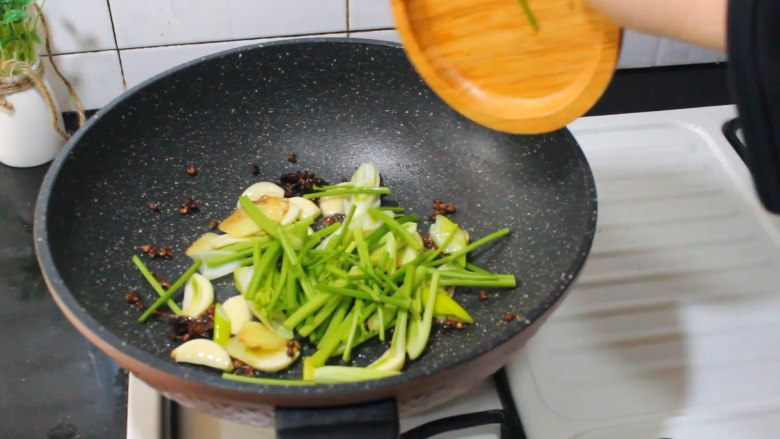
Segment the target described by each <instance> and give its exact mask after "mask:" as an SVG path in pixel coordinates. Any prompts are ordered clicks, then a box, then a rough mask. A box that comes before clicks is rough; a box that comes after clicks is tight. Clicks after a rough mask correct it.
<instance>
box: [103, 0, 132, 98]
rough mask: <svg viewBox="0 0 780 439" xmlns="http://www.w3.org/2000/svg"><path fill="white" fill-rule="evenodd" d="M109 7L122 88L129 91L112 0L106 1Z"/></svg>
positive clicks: (109, 17)
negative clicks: (117, 36)
mask: <svg viewBox="0 0 780 439" xmlns="http://www.w3.org/2000/svg"><path fill="white" fill-rule="evenodd" d="M106 6H108V19H109V20H111V33H112V34H113V35H114V47H115V48H116V57H117V59H119V73H120V74H121V75H122V88H123V89H125V90H127V80H126V79H125V67H124V66H123V65H122V52H120V51H119V40H117V38H116V26H115V25H114V14H113V13H112V12H111V0H106Z"/></svg>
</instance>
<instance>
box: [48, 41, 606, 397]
mask: <svg viewBox="0 0 780 439" xmlns="http://www.w3.org/2000/svg"><path fill="white" fill-rule="evenodd" d="M290 152H295V153H296V154H297V163H295V164H293V163H290V162H288V161H287V156H288V154H289V153H290ZM362 162H373V163H375V164H376V165H377V166H378V168H379V170H380V172H381V173H382V176H383V179H384V184H386V185H387V186H389V187H390V188H392V190H393V193H392V195H390V196H388V197H387V201H388V202H389V203H392V204H398V205H402V206H405V207H407V208H409V211H410V212H412V213H415V214H418V215H420V216H421V217H424V216H425V215H427V214H428V213H430V212H431V206H432V199H434V198H440V199H442V200H444V201H445V202H446V203H451V204H455V205H456V206H457V209H458V211H457V213H456V214H455V215H454V216H453V217H452V218H453V219H454V220H455V221H457V222H458V223H460V224H462V225H463V226H464V227H465V228H466V229H467V230H468V231H469V233H470V234H471V237H472V239H476V238H479V237H481V236H484V235H486V234H488V233H490V232H493V231H495V230H497V229H499V228H502V227H509V228H510V229H511V230H512V234H511V236H510V237H508V238H505V239H503V240H501V241H500V242H499V243H497V244H496V245H492V246H489V247H488V248H487V249H484V250H483V251H480V252H479V253H478V257H477V258H476V259H474V261H475V262H476V263H477V264H479V265H482V266H484V267H486V268H488V269H490V270H493V271H497V272H505V273H513V274H515V275H516V276H517V278H518V279H519V282H520V285H519V287H518V288H516V289H514V290H500V291H499V290H495V291H494V290H491V291H489V292H488V297H489V298H488V300H486V301H480V300H478V298H477V292H476V290H473V289H466V288H463V289H459V290H458V292H457V293H456V294H457V299H458V300H459V301H460V302H461V303H462V304H463V305H464V306H465V307H466V308H467V309H468V310H469V311H470V312H471V313H472V315H473V316H474V318H475V319H476V323H475V324H474V325H472V326H468V327H466V329H463V330H461V331H455V330H451V331H437V333H436V334H435V336H434V337H433V339H432V341H431V343H430V345H429V347H428V349H427V351H426V352H425V354H424V355H423V356H422V358H421V359H419V360H418V361H414V362H410V363H408V366H407V368H406V371H405V372H404V373H403V374H402V375H400V376H398V377H394V378H390V379H386V380H382V381H378V382H363V383H354V384H346V385H340V386H316V387H294V388H287V387H281V386H270V387H269V386H257V385H251V384H245V383H237V382H232V381H226V380H223V379H221V378H220V376H219V373H217V372H214V371H211V370H207V369H204V368H199V367H195V366H187V365H177V364H174V363H173V362H172V361H171V360H170V352H171V350H172V349H173V348H174V347H175V344H174V343H172V342H171V341H169V339H168V334H169V327H168V325H167V324H166V323H165V321H164V319H162V318H152V319H151V321H150V322H149V323H147V324H139V323H138V322H137V321H136V319H137V317H138V315H139V313H140V311H139V310H138V309H136V308H135V307H133V306H130V305H128V304H127V303H126V302H125V300H124V296H125V293H127V292H128V291H131V290H138V291H140V292H141V295H142V297H143V299H144V301H145V302H146V303H147V304H148V303H151V302H152V301H153V300H154V298H155V293H154V292H153V291H152V290H151V288H150V287H149V286H148V285H147V284H146V282H145V281H144V279H143V278H142V277H141V275H140V274H139V273H138V271H137V270H136V269H135V268H134V267H133V265H132V264H131V262H130V257H131V256H132V255H133V254H141V251H140V247H141V246H142V245H145V244H153V245H156V246H158V247H160V246H162V245H169V246H171V248H172V250H173V252H174V253H175V256H174V258H173V259H172V260H170V261H165V260H160V259H155V260H153V261H149V262H148V264H149V266H150V268H151V269H152V270H153V271H155V272H156V273H158V274H160V275H163V276H164V277H165V278H167V279H169V280H171V281H172V280H174V279H175V278H176V277H177V276H178V275H179V274H181V273H182V272H183V271H184V270H185V269H186V267H187V266H188V265H189V264H190V262H191V261H190V260H189V259H188V258H187V257H185V256H184V250H185V249H186V248H187V246H188V245H189V243H191V242H192V241H193V240H195V239H196V238H197V237H198V236H200V235H201V234H203V233H205V232H207V231H209V229H208V226H207V224H208V222H209V220H212V219H214V220H220V219H222V218H225V217H226V216H227V215H229V214H230V212H231V211H232V210H233V209H234V208H235V203H236V199H237V197H238V195H239V194H240V193H241V192H242V190H243V189H244V188H246V187H247V186H249V185H250V184H252V183H254V182H258V181H264V180H273V179H275V178H276V177H277V176H278V175H279V174H281V173H283V172H289V171H294V170H303V169H308V170H310V171H313V172H315V173H316V174H317V175H318V176H321V177H323V178H325V179H327V180H329V181H331V182H339V181H340V180H341V179H342V178H349V177H350V176H351V173H352V171H353V170H354V168H355V167H356V166H357V165H358V164H360V163H362ZM252 164H257V165H258V166H259V167H260V171H261V172H260V175H258V176H253V175H252V173H251V172H250V170H251V165H252ZM189 166H195V167H197V168H198V175H197V176H195V177H191V176H189V175H187V173H186V172H185V169H186V168H187V167H189ZM185 197H192V198H193V199H194V200H195V201H196V202H197V203H198V204H199V205H200V211H199V212H197V213H194V214H190V215H181V214H180V213H178V207H179V206H180V205H181V203H182V201H183V199H184V198H185ZM150 202H157V203H159V204H160V212H159V213H154V212H152V211H151V210H150V209H149V207H148V204H149V203H150ZM36 219H37V224H36V236H37V241H38V242H37V245H38V251H39V258H40V261H41V263H42V267H43V270H44V273H45V276H46V278H47V281H48V282H49V284H50V286H51V288H52V289H53V291H54V294H55V295H57V296H58V297H59V298H60V300H61V302H62V305H63V306H64V307H66V308H67V309H68V310H69V311H70V312H71V313H73V314H74V315H75V316H76V318H78V319H79V320H81V321H82V322H84V323H85V324H86V326H87V327H88V328H90V330H91V331H92V332H94V333H97V334H98V336H99V337H101V338H102V339H103V340H105V341H106V342H107V343H109V344H111V345H112V346H113V347H115V348H116V349H119V350H120V351H123V352H124V353H126V354H128V355H131V356H134V357H136V358H139V359H141V360H143V361H144V362H146V363H148V364H151V365H152V366H154V367H155V368H157V369H160V370H163V371H165V372H167V373H170V374H174V375H179V376H182V377H185V378H187V379H191V380H195V381H199V382H201V383H207V384H208V385H212V386H218V387H222V388H225V389H234V390H240V391H246V392H264V393H266V394H290V393H295V394H301V395H302V396H305V395H306V394H309V393H323V392H325V393H331V392H343V391H359V390H360V389H366V388H369V387H376V386H392V385H393V384H394V383H397V382H400V381H404V380H414V379H416V378H420V377H423V376H425V375H427V374H432V373H436V372H437V371H441V370H444V369H446V368H449V367H452V366H453V365H455V364H457V363H460V362H463V361H466V360H470V359H473V358H475V357H478V356H480V355H482V354H484V353H485V352H487V351H489V350H490V349H491V348H493V347H495V346H497V345H499V344H501V343H502V342H505V341H506V340H508V339H510V338H511V337H513V336H515V335H517V334H518V333H519V332H520V331H522V330H523V329H524V328H525V327H526V326H527V325H528V324H529V322H531V321H533V320H534V319H535V318H537V317H538V316H539V315H540V314H542V313H543V312H544V311H545V310H547V309H548V308H549V307H550V306H551V305H552V304H553V303H554V302H555V301H556V300H557V299H558V298H559V297H560V296H561V295H562V294H563V292H564V291H565V290H566V288H567V287H568V285H569V284H570V283H571V281H572V280H573V278H574V277H575V276H576V274H577V273H578V271H579V269H580V268H581V266H582V264H583V262H584V260H585V257H586V255H587V252H588V250H589V248H590V243H591V240H592V238H593V233H594V227H595V221H596V194H595V189H594V184H593V180H592V176H591V174H590V170H589V168H588V165H587V163H586V161H585V158H584V157H583V155H582V153H581V151H580V149H579V147H578V146H577V145H576V143H575V142H574V139H573V138H572V137H571V136H570V135H569V133H568V132H567V131H565V130H563V131H558V132H554V133H550V134H546V135H539V136H517V135H509V134H504V133H500V132H496V131H491V130H489V129H486V128H484V127H481V126H478V125H476V124H474V123H472V122H470V121H468V120H466V119H464V118H463V117H461V116H460V115H459V114H457V113H456V112H455V111H454V110H452V109H450V108H448V107H447V106H446V105H445V104H443V103H442V102H441V101H440V100H439V99H438V98H437V97H436V96H435V95H434V94H433V93H432V92H431V91H430V90H429V89H428V88H427V87H426V86H425V85H424V83H423V82H422V81H421V80H420V79H419V77H418V76H417V74H416V73H415V71H414V70H413V69H412V67H411V66H410V64H409V63H408V61H407V60H406V58H405V55H404V53H403V51H402V50H401V49H400V48H399V47H397V46H395V45H392V44H385V43H371V42H367V41H355V40H351V41H347V40H339V41H334V40H302V41H297V42H279V43H273V44H265V45H258V46H252V47H247V48H242V49H239V50H233V51H230V52H225V53H223V54H219V55H217V56H212V57H209V58H207V59H205V60H201V61H198V62H194V63H190V64H188V65H186V66H184V67H182V68H179V69H176V70H174V71H172V72H170V73H167V74H164V75H161V76H159V77H157V78H154V80H152V81H149V82H147V83H145V84H143V85H142V86H140V87H138V88H136V89H134V90H133V91H131V92H130V93H128V94H126V95H124V96H123V97H121V98H120V99H118V100H116V101H115V102H113V103H112V104H111V105H109V106H108V107H107V108H106V109H104V110H103V111H102V112H100V113H99V114H98V115H97V116H96V117H95V118H94V119H93V120H92V121H91V122H90V123H89V125H88V126H87V127H86V128H85V129H83V130H82V131H81V132H80V133H79V134H78V135H77V136H76V137H75V138H74V139H73V140H71V142H70V143H69V145H68V146H67V150H66V153H65V154H63V155H62V156H60V157H59V158H58V159H57V160H56V161H55V163H54V164H53V166H52V169H51V171H50V172H49V175H48V176H47V178H46V180H45V183H44V185H43V189H42V191H41V195H40V199H39V202H38V210H37V217H36ZM427 227H428V223H426V222H424V223H423V228H424V230H425V231H427ZM144 259H146V260H147V261H148V259H147V258H146V257H145V256H144ZM231 282H232V276H231V277H227V278H224V279H223V280H220V281H217V282H216V290H217V294H218V298H219V300H220V301H222V300H225V299H226V298H228V297H229V296H232V295H234V294H236V291H235V290H234V289H233V287H232V284H231ZM507 312H511V313H514V314H520V315H521V316H523V318H521V319H517V320H513V321H512V322H510V323H507V322H505V321H504V315H505V314H506V313H507ZM384 349H385V345H383V344H381V343H379V342H376V343H367V344H366V345H365V346H363V347H361V348H360V349H359V353H360V356H359V359H358V362H359V363H362V364H365V363H366V362H367V361H368V360H369V359H373V358H376V357H377V356H378V355H379V354H380V353H381V352H382V351H383V350H384ZM304 352H305V353H310V352H311V350H310V349H309V348H306V350H305V351H304ZM300 373H301V366H300V362H299V364H297V365H296V366H295V367H293V368H292V369H290V370H289V371H287V372H286V373H284V374H283V375H287V376H291V377H293V376H295V377H299V376H300Z"/></svg>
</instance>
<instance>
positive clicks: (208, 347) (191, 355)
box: [171, 338, 233, 371]
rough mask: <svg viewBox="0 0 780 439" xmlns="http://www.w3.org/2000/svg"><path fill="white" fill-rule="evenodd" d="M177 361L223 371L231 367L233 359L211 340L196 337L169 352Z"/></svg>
mask: <svg viewBox="0 0 780 439" xmlns="http://www.w3.org/2000/svg"><path fill="white" fill-rule="evenodd" d="M171 358H173V360H174V361H176V362H177V363H190V364H198V365H201V366H207V367H212V368H214V369H219V370H223V371H230V370H232V369H233V361H232V360H231V359H230V356H229V355H228V353H227V351H226V350H225V349H223V348H222V346H220V345H218V344H217V343H216V342H214V341H212V340H208V339H205V338H196V339H194V340H189V341H187V342H186V343H184V344H182V345H180V346H179V347H177V348H176V349H174V350H173V352H171Z"/></svg>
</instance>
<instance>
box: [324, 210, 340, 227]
mask: <svg viewBox="0 0 780 439" xmlns="http://www.w3.org/2000/svg"><path fill="white" fill-rule="evenodd" d="M344 218H345V217H344V215H342V214H340V213H337V214H334V215H331V216H329V217H326V218H325V220H324V221H323V223H322V224H323V225H324V226H325V227H328V226H329V225H331V224H335V223H340V222H343V221H344Z"/></svg>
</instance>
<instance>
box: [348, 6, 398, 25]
mask: <svg viewBox="0 0 780 439" xmlns="http://www.w3.org/2000/svg"><path fill="white" fill-rule="evenodd" d="M347 1H349V30H350V31H352V30H365V29H382V28H390V27H395V21H394V20H393V12H392V11H391V8H390V0H347Z"/></svg>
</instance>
